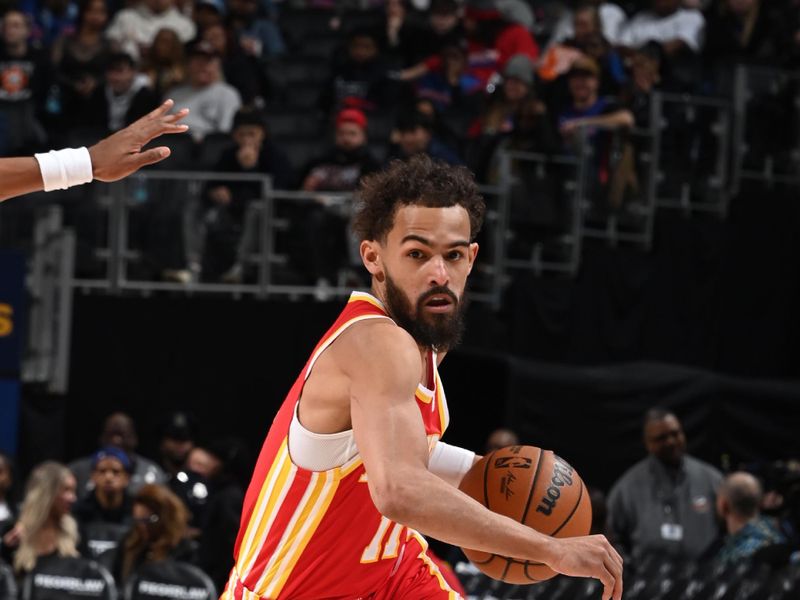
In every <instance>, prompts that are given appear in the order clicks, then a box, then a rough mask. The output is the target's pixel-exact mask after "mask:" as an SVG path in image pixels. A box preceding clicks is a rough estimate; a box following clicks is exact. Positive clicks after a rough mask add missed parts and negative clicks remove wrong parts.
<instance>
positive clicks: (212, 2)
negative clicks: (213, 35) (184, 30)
mask: <svg viewBox="0 0 800 600" xmlns="http://www.w3.org/2000/svg"><path fill="white" fill-rule="evenodd" d="M227 15H228V8H227V7H226V6H225V2H224V0H195V2H194V6H193V7H192V20H193V21H194V26H195V30H196V31H197V36H198V37H202V35H203V33H204V32H205V30H206V29H208V28H209V27H211V26H213V25H222V26H223V27H224V26H225V18H226V17H227Z"/></svg>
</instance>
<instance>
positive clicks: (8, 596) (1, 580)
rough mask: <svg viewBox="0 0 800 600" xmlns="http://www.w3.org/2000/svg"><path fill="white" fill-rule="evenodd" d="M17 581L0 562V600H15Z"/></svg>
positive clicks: (7, 567)
mask: <svg viewBox="0 0 800 600" xmlns="http://www.w3.org/2000/svg"><path fill="white" fill-rule="evenodd" d="M17 597H18V590H17V580H16V579H15V577H14V571H13V570H12V569H11V567H10V566H9V565H7V564H5V563H4V562H2V561H0V600H17Z"/></svg>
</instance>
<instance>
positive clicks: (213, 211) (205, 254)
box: [201, 108, 293, 283]
mask: <svg viewBox="0 0 800 600" xmlns="http://www.w3.org/2000/svg"><path fill="white" fill-rule="evenodd" d="M231 137H232V138H233V141H234V142H235V145H234V146H233V147H232V148H230V149H228V150H225V151H224V152H223V153H222V155H221V156H220V159H219V161H218V162H217V164H216V165H215V166H214V171H218V172H221V173H262V174H264V175H270V176H271V177H272V185H273V187H275V188H276V189H286V188H288V187H289V184H290V182H293V178H292V176H291V173H290V167H289V161H288V160H287V158H286V156H285V155H284V154H283V152H282V151H281V149H280V147H279V146H277V145H276V144H274V143H273V142H272V141H271V140H270V138H269V135H268V130H267V124H266V121H265V119H264V115H263V114H261V112H260V111H257V110H255V109H250V108H242V109H240V110H239V111H238V112H237V113H236V116H234V118H233V132H232V134H231ZM261 194H262V189H261V183H259V182H258V181H236V182H231V181H228V182H224V181H223V182H211V183H209V184H208V186H207V192H206V193H205V195H204V205H203V216H202V224H203V230H204V232H205V236H204V238H205V239H204V241H203V250H202V253H201V254H202V264H201V277H202V279H203V280H204V281H223V282H227V283H236V282H239V281H241V280H242V275H243V262H244V260H243V257H242V256H240V254H239V251H240V248H241V244H242V233H243V225H244V217H245V212H246V210H247V205H248V204H249V203H250V202H251V201H252V200H253V199H255V198H259V197H261Z"/></svg>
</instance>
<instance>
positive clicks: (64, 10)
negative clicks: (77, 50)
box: [20, 0, 79, 48]
mask: <svg viewBox="0 0 800 600" xmlns="http://www.w3.org/2000/svg"><path fill="white" fill-rule="evenodd" d="M20 8H21V9H22V10H23V11H24V12H25V13H26V14H27V15H28V17H29V18H30V24H31V36H30V41H31V42H32V43H33V44H35V45H36V46H37V47H39V48H50V47H51V46H52V45H53V42H55V41H56V40H57V39H58V38H60V37H62V36H64V35H68V34H70V33H72V32H74V31H75V25H76V23H77V20H78V12H79V11H78V5H77V4H76V3H75V2H72V1H71V0H41V1H40V2H23V3H20Z"/></svg>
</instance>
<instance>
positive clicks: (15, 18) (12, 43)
mask: <svg viewBox="0 0 800 600" xmlns="http://www.w3.org/2000/svg"><path fill="white" fill-rule="evenodd" d="M0 23H2V29H1V30H0V115H2V116H3V117H4V120H5V127H6V132H5V138H6V142H5V146H6V151H7V153H8V154H10V155H12V156H16V155H24V154H32V153H33V152H36V151H39V150H40V149H42V147H43V146H44V145H46V142H47V134H46V133H45V129H44V125H43V120H44V119H45V118H46V116H47V115H46V114H45V108H46V107H45V103H46V101H47V98H48V92H49V91H50V88H53V89H54V90H57V86H56V85H55V84H54V83H53V81H52V72H51V68H50V63H49V61H48V60H47V57H46V56H45V54H44V53H43V52H41V51H40V50H38V49H37V48H34V47H33V46H32V45H31V44H30V43H29V42H28V36H29V34H30V28H29V27H28V21H27V18H26V17H25V15H24V14H23V13H22V12H20V11H19V10H16V9H11V10H9V11H7V12H6V13H5V15H3V16H2V21H0ZM52 109H53V111H54V112H59V113H60V107H52ZM54 118H55V116H54Z"/></svg>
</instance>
